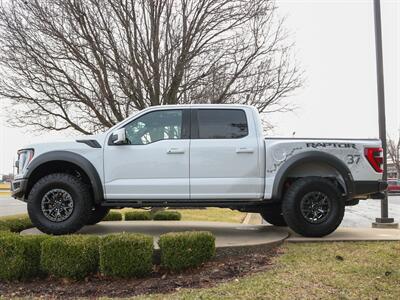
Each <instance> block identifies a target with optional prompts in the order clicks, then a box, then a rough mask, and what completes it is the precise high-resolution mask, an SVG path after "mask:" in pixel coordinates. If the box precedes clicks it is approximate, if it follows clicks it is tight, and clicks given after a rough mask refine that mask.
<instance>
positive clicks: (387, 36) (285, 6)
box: [0, 0, 400, 174]
mask: <svg viewBox="0 0 400 300" xmlns="http://www.w3.org/2000/svg"><path fill="white" fill-rule="evenodd" d="M372 3H373V0H364V1H363V0H354V1H349V0H343V1H338V0H337V1H333V0H332V1H327V0H315V1H306V0H303V1H302V0H292V1H289V0H277V4H278V6H279V13H280V14H281V15H283V16H286V17H287V20H286V27H287V29H288V30H289V31H290V32H291V37H292V39H293V41H294V42H295V43H296V53H297V54H296V55H297V59H298V61H299V63H300V64H301V66H302V67H303V69H304V70H305V73H306V84H305V86H304V87H303V88H301V89H300V90H298V91H297V92H296V94H295V95H293V96H291V97H290V101H292V102H293V103H295V104H296V105H297V106H298V107H299V108H298V109H297V110H296V111H295V112H294V113H286V114H275V115H271V116H269V118H270V119H269V121H270V122H272V124H273V125H274V126H275V129H274V131H273V133H271V134H273V135H276V136H291V135H292V133H293V132H296V137H344V138H352V137H359V138H375V137H378V119H377V92H376V73H375V44H374V23H373V4H372ZM382 26H383V55H384V71H385V94H386V113H387V131H388V133H389V134H390V135H391V136H396V135H398V133H399V132H398V130H399V128H400V87H399V84H400V58H399V56H400V54H399V52H400V1H398V0H383V1H382ZM0 109H1V108H0ZM0 114H1V116H0V156H1V157H0V174H3V173H8V172H11V171H12V162H13V159H14V158H15V153H16V151H17V149H19V148H21V147H22V146H23V145H26V144H29V143H34V142H40V141H50V140H54V139H59V138H62V137H63V134H62V133H57V134H49V133H42V134H40V133H39V134H38V133H32V132H29V131H27V130H24V129H17V128H10V127H7V124H6V121H5V119H6V116H4V111H1V112H0Z"/></svg>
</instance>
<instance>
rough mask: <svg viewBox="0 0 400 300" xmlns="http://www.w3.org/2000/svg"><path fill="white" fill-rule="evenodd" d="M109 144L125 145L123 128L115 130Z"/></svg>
mask: <svg viewBox="0 0 400 300" xmlns="http://www.w3.org/2000/svg"><path fill="white" fill-rule="evenodd" d="M111 142H112V143H113V144H115V145H123V144H127V141H126V132H125V128H120V129H117V130H115V131H114V132H113V134H112V136H111Z"/></svg>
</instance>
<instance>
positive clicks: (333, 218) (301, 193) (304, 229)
mask: <svg viewBox="0 0 400 300" xmlns="http://www.w3.org/2000/svg"><path fill="white" fill-rule="evenodd" d="M312 192H317V193H318V192H319V193H322V194H324V195H326V196H327V199H328V200H329V201H330V209H329V210H328V212H327V213H326V217H325V219H323V220H322V221H321V222H320V223H317V224H315V223H311V222H310V221H308V220H307V219H306V217H304V216H303V212H304V210H303V212H302V210H301V208H300V203H301V201H302V199H303V197H306V195H307V194H309V193H312ZM344 210H345V200H344V198H343V197H342V195H341V194H340V191H339V190H338V188H337V187H336V186H335V185H334V184H333V183H332V182H331V181H330V180H328V179H324V178H321V177H305V178H301V179H298V180H296V181H295V182H293V183H292V185H291V186H290V187H289V189H288V190H287V191H286V193H285V195H284V198H283V201H282V213H283V218H284V219H285V221H286V223H287V224H288V226H289V227H290V228H291V229H292V230H293V231H295V232H296V233H298V234H301V235H303V236H306V237H322V236H325V235H327V234H330V233H332V232H333V231H335V230H336V228H337V227H338V226H339V225H340V223H341V222H342V220H343V216H344Z"/></svg>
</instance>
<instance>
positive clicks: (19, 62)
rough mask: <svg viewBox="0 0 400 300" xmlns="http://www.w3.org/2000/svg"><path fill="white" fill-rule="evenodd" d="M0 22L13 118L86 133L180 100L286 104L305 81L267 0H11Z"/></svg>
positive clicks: (0, 63)
mask: <svg viewBox="0 0 400 300" xmlns="http://www.w3.org/2000/svg"><path fill="white" fill-rule="evenodd" d="M0 27H1V28H0V68H1V74H0V96H2V98H4V99H11V100H12V102H13V105H14V106H15V105H16V106H17V107H18V109H16V110H15V111H14V113H13V118H12V119H10V121H12V120H14V121H15V122H14V123H15V124H16V125H22V126H25V125H33V126H36V127H38V128H41V129H47V130H63V129H67V128H72V129H75V130H78V131H80V132H82V133H84V134H90V133H93V132H96V131H99V130H102V129H104V128H109V127H111V126H113V125H114V124H115V123H117V122H119V121H121V120H123V119H124V118H126V117H127V116H129V115H130V114H132V113H133V112H135V111H137V110H141V109H143V108H146V107H148V106H152V105H166V104H177V103H245V104H252V105H255V106H256V107H257V108H258V110H259V111H260V112H271V111H285V110H288V109H290V108H291V106H290V105H289V103H288V102H286V101H285V97H287V96H288V95H290V93H291V92H292V91H293V90H295V89H297V88H298V87H299V86H301V83H302V80H301V72H300V71H299V70H298V68H297V66H296V62H295V61H294V59H293V53H292V52H293V51H292V50H293V45H292V44H290V43H289V42H288V39H287V33H286V31H285V30H284V28H283V19H281V18H279V17H277V15H276V6H275V3H274V1H272V0H233V1H231V0H85V1H83V0H80V1H79V0H29V1H26V0H9V1H7V2H5V3H3V4H1V5H0Z"/></svg>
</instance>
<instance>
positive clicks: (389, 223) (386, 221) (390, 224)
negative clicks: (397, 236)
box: [372, 218, 399, 229]
mask: <svg viewBox="0 0 400 300" xmlns="http://www.w3.org/2000/svg"><path fill="white" fill-rule="evenodd" d="M372 228H392V229H396V228H399V223H395V222H394V219H393V218H376V219H375V222H373V223H372Z"/></svg>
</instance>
